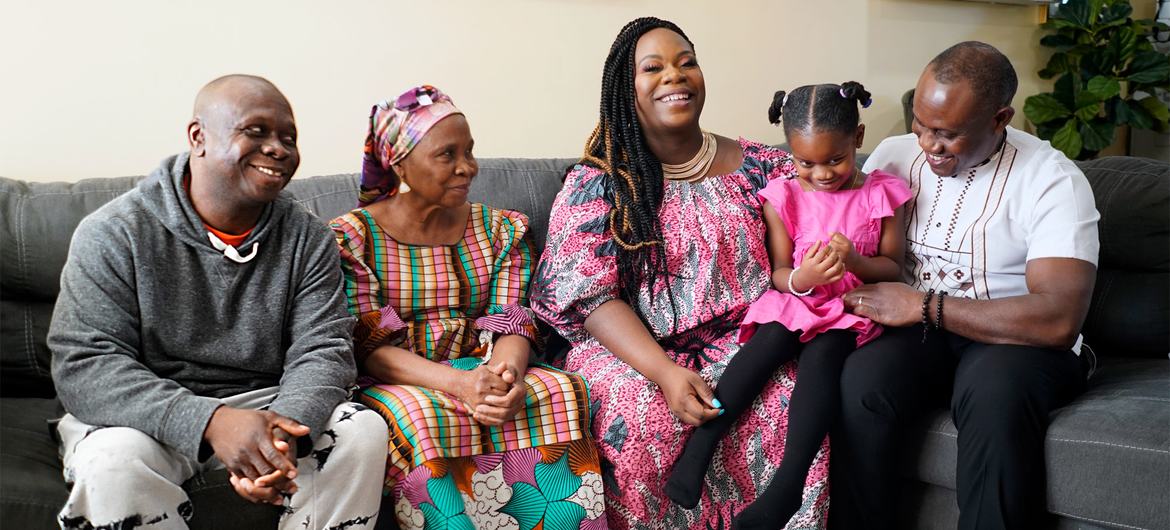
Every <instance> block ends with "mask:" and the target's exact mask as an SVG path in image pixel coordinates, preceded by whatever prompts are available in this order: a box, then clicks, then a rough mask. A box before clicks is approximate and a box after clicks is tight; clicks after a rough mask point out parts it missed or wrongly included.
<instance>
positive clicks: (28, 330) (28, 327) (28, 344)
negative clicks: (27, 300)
mask: <svg viewBox="0 0 1170 530" xmlns="http://www.w3.org/2000/svg"><path fill="white" fill-rule="evenodd" d="M27 203H28V197H27V196H23V195H22V196H20V198H19V199H18V200H17V207H16V249H17V250H16V252H17V255H18V256H19V258H20V259H19V262H20V277H21V278H22V280H23V282H22V283H26V285H25V286H24V287H25V288H28V287H30V286H31V285H32V282H29V281H28V261H27V258H28V257H27V256H26V255H25V251H26V250H27V247H26V242H25V237H24V212H25V209H26V208H25V206H26V205H27ZM32 324H33V322H32V306H31V305H26V306H25V307H24V348H25V350H24V351H25V359H26V360H27V362H28V363H29V366H31V367H32V371H33V373H35V374H37V375H38V376H44V375H45V374H44V373H43V372H42V371H41V365H40V363H38V362H37V353H36V339H35V338H33V333H32Z"/></svg>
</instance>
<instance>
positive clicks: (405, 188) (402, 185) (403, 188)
mask: <svg viewBox="0 0 1170 530" xmlns="http://www.w3.org/2000/svg"><path fill="white" fill-rule="evenodd" d="M398 193H399V194H403V193H410V185H409V184H407V183H406V181H405V180H403V181H401V182H399V183H398Z"/></svg>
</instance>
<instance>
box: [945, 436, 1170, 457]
mask: <svg viewBox="0 0 1170 530" xmlns="http://www.w3.org/2000/svg"><path fill="white" fill-rule="evenodd" d="M926 432H927V433H928V434H940V435H943V436H946V437H949V438H958V437H959V435H957V434H953V433H949V432H943V431H926ZM1046 441H1049V442H1071V443H1082V444H1090V445H1107V446H1109V447H1119V448H1122V449H1133V450H1135V451H1148V452H1151V453H1163V454H1170V451H1165V450H1162V449H1156V448H1150V447H1138V446H1136V445H1124V444H1115V443H1110V442H1102V441H1098V440H1075V439H1072V438H1047V439H1046Z"/></svg>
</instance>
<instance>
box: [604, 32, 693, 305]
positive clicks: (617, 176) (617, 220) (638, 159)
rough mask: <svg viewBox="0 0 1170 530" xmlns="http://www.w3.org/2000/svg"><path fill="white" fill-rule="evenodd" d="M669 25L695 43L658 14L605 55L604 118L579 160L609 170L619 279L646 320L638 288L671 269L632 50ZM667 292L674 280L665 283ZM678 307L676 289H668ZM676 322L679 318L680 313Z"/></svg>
mask: <svg viewBox="0 0 1170 530" xmlns="http://www.w3.org/2000/svg"><path fill="white" fill-rule="evenodd" d="M657 28H666V29H669V30H671V31H673V32H675V33H677V34H679V35H680V36H681V37H682V38H683V39H684V40H686V41H687V43H688V44H690V45H691V49H694V44H693V43H691V40H690V39H689V38H687V36H686V34H685V33H683V31H682V29H680V28H679V27H678V26H676V25H675V24H674V23H672V22H668V21H666V20H660V19H657V18H654V17H644V18H639V19H636V20H634V21H632V22H630V23H629V24H626V26H625V27H623V28H622V30H621V31H620V32H618V35H617V38H616V39H614V42H613V46H612V47H610V49H609V55H608V56H607V57H606V58H605V68H604V70H603V72H602V76H601V116H600V118H599V120H598V122H597V127H596V128H594V129H593V133H592V134H590V135H589V140H587V141H586V142H585V154H584V156H582V157H581V163H582V164H586V165H590V166H593V167H596V168H597V169H600V170H601V171H603V172H604V173H605V178H606V184H607V185H606V200H607V201H608V202H609V203H610V205H611V206H612V209H611V210H610V213H609V229H610V232H611V233H612V234H613V240H614V243H616V245H617V265H618V281H619V283H620V285H621V290H622V294H623V297H624V298H625V299H626V301H627V302H630V306H631V307H633V308H634V311H635V312H637V313H638V314H639V317H641V318H642V319H643V320H645V319H646V315H642V314H641V312H640V311H639V309H638V307H637V304H635V303H634V301H635V299H636V296H637V293H638V286H640V285H642V284H643V282H644V281H646V280H649V289H650V292H654V287H655V285H656V284H657V282H659V281H664V280H665V279H666V278H667V277H668V276H669V275H670V272H669V270H668V269H667V267H666V250H665V246H666V243H665V240H664V239H663V235H662V224H661V223H660V222H659V220H658V211H659V209H660V208H661V207H662V195H663V190H664V188H665V184H664V182H663V176H662V163H661V162H660V161H659V160H658V157H656V156H654V153H652V152H651V151H650V147H649V146H648V145H646V139H645V137H644V136H643V131H642V126H641V125H640V124H639V122H638V113H637V109H636V107H635V99H636V96H635V93H634V61H635V58H634V50H635V48H636V47H637V44H638V39H639V38H641V37H642V35H644V34H646V33H647V32H649V31H650V30H653V29H657ZM666 286H667V289H668V292H669V289H670V282H666ZM669 299H670V301H671V305H672V306H673V305H674V296H673V293H670V295H669ZM676 320H677V316H676Z"/></svg>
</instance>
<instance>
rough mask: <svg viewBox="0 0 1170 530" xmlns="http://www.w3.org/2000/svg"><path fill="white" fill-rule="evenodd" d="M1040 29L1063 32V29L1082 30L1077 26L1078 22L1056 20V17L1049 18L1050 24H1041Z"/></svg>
mask: <svg viewBox="0 0 1170 530" xmlns="http://www.w3.org/2000/svg"><path fill="white" fill-rule="evenodd" d="M1040 27H1041V28H1043V29H1052V30H1061V29H1066V28H1067V29H1080V26H1077V24H1076V22H1073V21H1071V20H1067V19H1063V18H1056V17H1052V18H1049V19H1048V22H1045V23H1043V24H1040Z"/></svg>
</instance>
